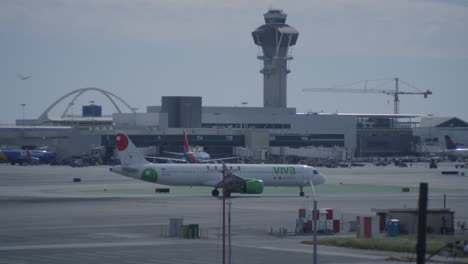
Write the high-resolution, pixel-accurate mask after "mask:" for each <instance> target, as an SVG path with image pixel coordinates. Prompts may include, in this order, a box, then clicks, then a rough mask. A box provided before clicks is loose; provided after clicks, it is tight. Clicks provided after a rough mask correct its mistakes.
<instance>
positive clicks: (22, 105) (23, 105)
mask: <svg viewBox="0 0 468 264" xmlns="http://www.w3.org/2000/svg"><path fill="white" fill-rule="evenodd" d="M25 106H26V104H21V108H22V111H23V122H22V123H23V126H24V107H25Z"/></svg>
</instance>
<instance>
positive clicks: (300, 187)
mask: <svg viewBox="0 0 468 264" xmlns="http://www.w3.org/2000/svg"><path fill="white" fill-rule="evenodd" d="M299 189H300V190H301V191H300V192H299V196H304V190H303V187H302V185H300V186H299Z"/></svg>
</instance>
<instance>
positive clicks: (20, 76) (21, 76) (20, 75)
mask: <svg viewBox="0 0 468 264" xmlns="http://www.w3.org/2000/svg"><path fill="white" fill-rule="evenodd" d="M31 77H32V76H31V75H27V76H24V75H22V74H18V78H20V79H21V80H22V81H24V80H27V79H29V78H31Z"/></svg>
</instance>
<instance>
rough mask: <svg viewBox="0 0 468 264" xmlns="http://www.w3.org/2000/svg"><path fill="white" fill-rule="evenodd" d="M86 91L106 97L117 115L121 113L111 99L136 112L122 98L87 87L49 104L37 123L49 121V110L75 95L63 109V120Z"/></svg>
mask: <svg viewBox="0 0 468 264" xmlns="http://www.w3.org/2000/svg"><path fill="white" fill-rule="evenodd" d="M87 91H97V92H100V93H102V94H103V95H104V96H105V97H107V99H109V101H111V103H112V104H113V105H114V107H115V109H116V110H117V112H119V113H122V111H121V110H120V108H119V106H118V105H117V104H116V103H115V101H114V99H113V97H114V98H115V99H117V100H119V101H120V102H121V103H122V104H124V105H125V106H126V107H127V108H128V109H129V110H130V111H131V112H133V113H135V111H136V108H134V107H132V106H130V105H129V104H128V103H127V102H125V101H124V100H123V99H122V98H120V97H118V96H117V95H115V94H113V93H111V92H108V91H106V90H103V89H100V88H96V87H88V88H80V89H76V90H74V91H71V92H69V93H67V94H65V95H64V96H62V97H60V98H59V99H58V100H57V101H55V102H54V103H53V104H51V105H50V106H49V107H48V108H47V109H46V110H45V111H44V112H43V113H42V114H41V116H40V117H39V118H38V121H39V123H45V122H47V121H50V119H49V112H50V110H52V108H54V107H55V106H56V105H57V104H58V103H60V102H62V101H63V100H64V99H65V98H67V97H69V96H71V95H73V94H76V95H75V96H74V97H73V99H72V100H71V101H70V103H68V105H67V108H66V109H65V111H63V114H62V116H61V117H62V118H64V117H65V116H66V114H67V112H68V110H69V109H70V107H71V106H72V105H73V104H74V103H75V100H76V99H78V97H80V96H81V95H82V94H83V93H85V92H87Z"/></svg>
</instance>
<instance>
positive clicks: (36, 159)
mask: <svg viewBox="0 0 468 264" xmlns="http://www.w3.org/2000/svg"><path fill="white" fill-rule="evenodd" d="M55 159H56V155H55V153H52V152H49V151H47V150H44V149H32V150H28V149H26V150H25V149H1V150H0V160H2V161H4V162H9V163H10V164H11V165H15V164H16V163H18V164H20V165H23V163H50V162H52V161H54V160H55Z"/></svg>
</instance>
